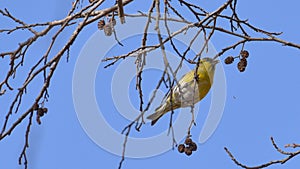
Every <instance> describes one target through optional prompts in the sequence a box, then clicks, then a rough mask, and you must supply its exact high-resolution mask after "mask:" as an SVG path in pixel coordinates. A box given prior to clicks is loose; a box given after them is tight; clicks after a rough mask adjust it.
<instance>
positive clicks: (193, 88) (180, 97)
mask: <svg viewBox="0 0 300 169" xmlns="http://www.w3.org/2000/svg"><path fill="white" fill-rule="evenodd" d="M218 63H219V60H215V59H212V58H209V57H205V58H202V59H200V61H199V65H198V66H197V67H196V68H195V69H194V70H191V71H190V72H188V73H186V74H185V75H183V76H182V78H181V79H180V80H179V81H178V83H177V85H176V86H174V87H173V88H172V89H170V90H169V93H168V94H167V95H166V97H165V98H164V99H163V101H162V103H161V104H160V106H159V107H157V108H156V109H155V113H153V114H151V115H149V116H148V117H147V119H149V120H151V126H153V125H154V124H155V123H156V122H157V121H158V120H159V119H160V118H161V117H162V116H163V115H165V114H166V113H168V112H169V111H171V110H175V109H178V108H184V107H191V106H193V105H195V104H196V103H198V102H199V101H201V100H202V99H203V98H204V97H205V96H206V95H207V93H208V92H209V90H210V88H211V86H212V84H213V79H214V74H215V69H216V65H217V64H218ZM195 71H197V76H195V75H196V74H195ZM171 95H172V96H171Z"/></svg>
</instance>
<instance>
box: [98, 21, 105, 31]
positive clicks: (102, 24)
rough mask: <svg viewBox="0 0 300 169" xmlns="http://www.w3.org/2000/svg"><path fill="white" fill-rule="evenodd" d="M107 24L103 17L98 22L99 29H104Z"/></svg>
mask: <svg viewBox="0 0 300 169" xmlns="http://www.w3.org/2000/svg"><path fill="white" fill-rule="evenodd" d="M104 25H105V21H104V20H103V19H102V20H100V21H99V22H98V29H99V30H103V27H104Z"/></svg>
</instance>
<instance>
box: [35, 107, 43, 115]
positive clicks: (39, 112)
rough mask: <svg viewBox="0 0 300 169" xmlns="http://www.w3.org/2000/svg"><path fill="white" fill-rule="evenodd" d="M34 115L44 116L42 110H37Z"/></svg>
mask: <svg viewBox="0 0 300 169" xmlns="http://www.w3.org/2000/svg"><path fill="white" fill-rule="evenodd" d="M36 113H37V115H38V116H39V117H42V116H44V111H43V108H38V109H37V112H36Z"/></svg>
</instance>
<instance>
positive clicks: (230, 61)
mask: <svg viewBox="0 0 300 169" xmlns="http://www.w3.org/2000/svg"><path fill="white" fill-rule="evenodd" d="M233 61H234V57H232V56H228V57H227V58H226V59H225V61H224V62H225V64H231V63H233Z"/></svg>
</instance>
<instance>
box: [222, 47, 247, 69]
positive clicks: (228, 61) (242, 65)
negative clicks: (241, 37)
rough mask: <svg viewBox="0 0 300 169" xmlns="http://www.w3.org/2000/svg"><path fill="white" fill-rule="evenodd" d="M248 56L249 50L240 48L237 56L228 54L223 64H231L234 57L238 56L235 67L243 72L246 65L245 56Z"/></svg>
mask: <svg viewBox="0 0 300 169" xmlns="http://www.w3.org/2000/svg"><path fill="white" fill-rule="evenodd" d="M248 57H249V52H248V51H247V50H242V51H241V53H240V55H239V56H237V57H233V56H228V57H227V58H226V59H225V61H224V62H225V64H231V63H233V61H234V59H236V58H239V59H240V61H239V62H238V64H237V68H238V69H239V71H240V72H244V71H245V70H246V67H247V58H248Z"/></svg>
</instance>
